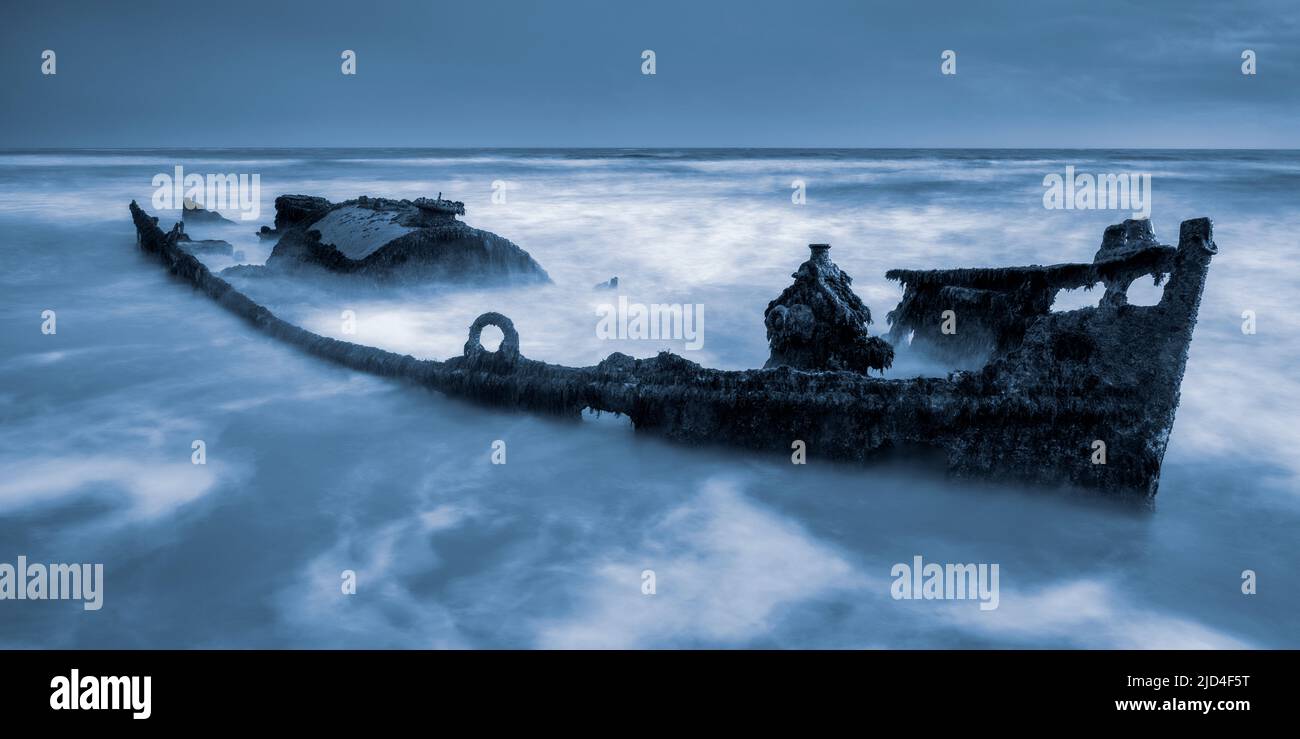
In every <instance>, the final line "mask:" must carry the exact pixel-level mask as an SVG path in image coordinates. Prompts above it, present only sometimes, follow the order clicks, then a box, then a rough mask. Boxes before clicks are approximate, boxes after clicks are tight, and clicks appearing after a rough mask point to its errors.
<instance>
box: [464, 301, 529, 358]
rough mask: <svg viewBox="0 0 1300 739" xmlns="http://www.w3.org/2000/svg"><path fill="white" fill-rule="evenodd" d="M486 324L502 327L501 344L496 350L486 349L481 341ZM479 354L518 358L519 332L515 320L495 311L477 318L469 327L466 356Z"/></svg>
mask: <svg viewBox="0 0 1300 739" xmlns="http://www.w3.org/2000/svg"><path fill="white" fill-rule="evenodd" d="M484 326H496V327H497V328H499V329H501V346H499V347H497V350H496V351H495V352H490V351H488V350H487V349H485V348H484V347H483V344H482V342H480V341H479V338H480V337H481V336H482V334H483V327H484ZM478 354H496V355H497V356H498V357H500V358H502V359H511V360H513V359H518V358H519V332H518V331H516V330H515V324H514V321H511V320H510V319H509V318H506V317H505V316H504V315H502V314H500V313H497V312H495V311H492V312H489V313H484V314H483V315H481V316H479V317H478V318H475V319H474V323H472V324H470V327H469V339H468V340H466V341H465V356H466V357H473V356H475V355H478Z"/></svg>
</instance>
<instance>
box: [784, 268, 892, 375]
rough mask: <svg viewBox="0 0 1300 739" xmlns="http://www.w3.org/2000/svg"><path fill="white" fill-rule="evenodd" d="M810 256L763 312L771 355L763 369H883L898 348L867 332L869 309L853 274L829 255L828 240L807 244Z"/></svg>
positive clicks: (869, 319)
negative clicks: (854, 282)
mask: <svg viewBox="0 0 1300 739" xmlns="http://www.w3.org/2000/svg"><path fill="white" fill-rule="evenodd" d="M808 248H809V249H810V250H811V251H812V255H811V256H810V257H809V258H808V261H806V262H804V263H803V264H801V265H799V271H798V272H795V273H794V274H793V275H791V277H793V278H794V284H793V285H791V286H790V287H787V288H786V289H785V291H784V292H782V293H781V295H780V297H778V298H777V299H776V300H773V301H772V302H771V303H768V306H767V310H766V311H764V313H763V319H764V320H763V322H764V323H765V324H766V325H767V341H768V344H769V346H771V349H772V353H771V356H770V357H769V358H768V360H767V364H765V365H764V366H765V367H782V366H784V367H794V368H795V369H802V370H848V371H850V372H868V371H870V370H877V371H882V372H883V371H884V370H885V369H887V368H888V367H889V365H891V364H893V361H894V347H892V346H890V344H889V342H887V341H885V340H884V339H881V338H879V337H876V336H870V335H868V334H867V326H868V325H870V324H871V310H870V309H869V308H867V306H866V305H865V304H864V303H863V302H862V299H861V298H859V297H858V296H857V294H856V293H854V292H853V288H852V287H851V285H852V284H853V278H852V277H849V276H848V275H847V274H846V273H845V272H844V271H843V270H841V269H840V268H839V267H837V266H836V265H835V263H834V262H832V261H831V258H830V249H831V247H830V244H809V245H808Z"/></svg>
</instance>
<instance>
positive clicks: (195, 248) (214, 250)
mask: <svg viewBox="0 0 1300 739" xmlns="http://www.w3.org/2000/svg"><path fill="white" fill-rule="evenodd" d="M169 235H170V236H172V237H173V238H175V240H176V243H177V244H178V245H180V246H181V248H183V249H185V250H186V251H188V252H190V253H191V254H219V255H221V256H226V257H233V256H236V254H238V255H239V256H240V257H241V258H242V256H243V252H236V251H235V248H234V247H233V246H231V245H230V242H228V241H222V240H221V239H191V238H190V237H189V234H186V233H185V226H184V225H183V224H181V223H177V224H176V225H174V226H172V230H171V233H170V234H169Z"/></svg>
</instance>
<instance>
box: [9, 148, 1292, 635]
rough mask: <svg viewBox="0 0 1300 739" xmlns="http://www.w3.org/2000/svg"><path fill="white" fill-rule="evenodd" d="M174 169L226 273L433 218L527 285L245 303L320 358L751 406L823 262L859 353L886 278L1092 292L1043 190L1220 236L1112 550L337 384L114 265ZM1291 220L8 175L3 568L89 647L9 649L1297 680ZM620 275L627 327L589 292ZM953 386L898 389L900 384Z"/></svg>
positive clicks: (660, 189)
mask: <svg viewBox="0 0 1300 739" xmlns="http://www.w3.org/2000/svg"><path fill="white" fill-rule="evenodd" d="M177 165H181V166H183V167H184V168H185V170H186V171H187V172H193V173H250V174H251V173H256V174H258V175H259V176H260V182H261V198H260V204H261V214H260V218H258V219H257V220H250V221H246V222H240V223H237V224H235V225H228V226H209V227H204V226H200V225H191V226H190V227H189V229H188V230H189V232H190V233H191V235H192V236H194V237H196V238H225V239H227V240H229V241H231V243H233V244H234V245H235V247H236V248H237V249H240V250H242V251H243V252H244V254H243V261H244V262H247V263H260V262H261V261H263V260H265V258H266V256H267V254H268V253H269V250H270V244H269V243H265V242H261V241H259V240H258V239H257V237H256V236H255V234H254V232H255V231H256V228H257V227H258V226H260V225H262V224H269V223H270V222H271V221H272V219H273V217H274V210H273V205H272V201H273V200H274V198H275V197H276V196H277V195H279V194H283V193H303V194H314V195H323V196H326V197H329V198H331V199H333V200H342V199H346V198H350V197H355V196H358V195H362V194H368V195H372V196H387V197H417V196H426V195H427V196H433V195H436V194H437V193H438V192H442V193H443V194H444V195H445V196H448V197H452V198H455V199H459V200H463V201H465V203H466V208H467V215H466V217H465V219H464V220H466V221H467V222H468V223H470V224H471V225H474V226H476V227H479V228H484V229H487V230H490V231H493V232H496V233H498V234H500V235H502V236H505V237H506V238H509V239H511V240H512V241H514V242H515V243H517V244H519V245H520V246H522V247H523V248H524V249H526V250H528V251H529V252H530V253H531V254H532V255H533V256H534V257H535V258H536V259H537V260H538V261H539V262H540V263H541V264H542V265H543V266H544V267H545V268H546V269H547V270H548V272H549V273H550V274H551V276H552V278H553V280H554V284H553V285H548V286H541V287H528V288H500V289H475V290H458V289H452V288H446V287H441V288H428V287H426V288H402V289H394V290H388V291H379V290H363V289H357V288H351V287H348V286H346V285H339V284H327V283H317V282H311V281H306V282H293V281H285V280H279V279H268V280H255V279H240V280H234V281H235V282H236V284H237V285H238V286H239V287H240V288H241V289H244V290H246V291H247V292H249V293H250V294H251V295H252V296H253V297H255V298H256V299H258V300H259V301H262V302H264V303H265V304H267V305H268V306H270V307H271V308H272V309H273V310H275V311H277V312H278V313H279V314H280V315H281V316H282V317H285V318H287V319H290V320H293V321H296V322H298V323H301V324H302V325H304V326H306V327H308V328H310V329H312V330H314V331H317V332H320V333H323V334H327V335H332V336H338V337H340V338H347V339H350V340H354V341H359V342H361V343H366V344H371V345H375V346H381V347H384V348H388V349H393V350H397V351H401V352H406V353H410V354H413V355H415V356H419V357H432V358H445V357H448V356H452V355H455V354H457V353H459V352H460V350H461V345H462V344H463V342H464V340H465V333H466V330H467V328H468V326H469V324H470V322H471V321H472V320H473V319H474V317H475V316H477V315H478V314H480V313H483V312H486V311H491V310H496V311H500V312H503V313H505V314H506V315H508V316H510V317H511V318H512V319H513V320H514V322H515V324H516V326H517V328H518V329H519V332H520V336H521V345H522V350H523V352H524V354H525V355H527V356H530V357H533V358H536V359H542V360H546V361H551V362H563V363H565V364H570V365H583V364H591V363H594V362H597V361H599V360H600V359H601V358H603V357H604V356H606V355H608V354H609V353H610V352H613V351H623V352H626V353H629V354H633V355H635V356H651V355H653V354H655V353H657V352H658V351H660V350H661V349H667V350H671V351H675V352H678V353H681V354H683V355H685V356H688V357H689V358H691V359H693V360H696V361H699V362H701V363H703V364H706V365H710V366H716V367H723V368H746V367H758V366H761V365H762V363H763V362H764V360H765V359H766V357H767V346H766V340H765V335H764V327H763V316H762V313H763V309H764V308H765V307H766V305H767V302H768V301H769V300H771V299H772V298H774V297H775V296H776V295H778V294H779V293H780V291H781V290H782V289H784V288H785V287H786V286H787V285H788V284H789V283H790V273H791V272H793V271H794V270H795V269H796V268H797V266H798V265H799V263H800V262H802V261H803V260H804V259H805V258H806V255H807V248H806V245H807V244H808V243H810V242H829V243H831V244H832V245H833V248H832V251H831V256H832V258H833V259H834V260H835V261H836V263H837V264H839V265H840V267H841V268H843V269H844V270H846V271H847V272H848V273H849V274H851V275H852V276H853V277H854V286H855V288H856V289H857V291H858V293H859V295H860V296H861V297H862V298H863V300H864V301H865V302H866V303H867V304H868V305H869V306H870V307H871V309H872V311H873V313H874V316H875V319H876V322H875V325H874V327H873V330H875V331H879V332H884V331H885V330H886V328H887V325H886V323H885V314H886V313H887V312H888V311H889V310H890V309H892V307H893V306H894V304H895V303H896V302H897V300H898V298H899V297H900V295H901V292H900V290H899V289H898V287H897V285H895V284H894V283H891V282H889V281H887V280H885V279H884V272H885V271H886V270H887V269H889V268H892V267H911V268H927V267H956V266H983V265H988V266H1010V265H1020V264H1034V263H1040V264H1046V263H1053V262H1061V261H1087V260H1090V259H1091V257H1092V254H1093V252H1094V251H1095V250H1096V248H1097V246H1098V244H1099V243H1100V239H1101V233H1102V230H1103V229H1104V228H1105V226H1106V225H1108V224H1110V223H1116V222H1119V221H1120V220H1122V219H1123V218H1125V217H1126V212H1125V211H1113V210H1112V211H1107V210H1097V211H1081V210H1070V211H1064V210H1055V211H1049V210H1045V209H1044V207H1043V204H1042V193H1043V186H1042V182H1043V177H1044V176H1045V175H1046V174H1049V173H1053V172H1056V173H1064V171H1065V167H1066V166H1067V165H1073V166H1075V167H1076V169H1077V170H1078V171H1080V172H1100V173H1107V172H1147V173H1150V174H1151V175H1152V188H1153V207H1152V213H1151V218H1152V221H1153V224H1154V226H1155V229H1156V233H1157V235H1158V236H1160V237H1162V240H1164V241H1166V242H1173V243H1176V241H1177V229H1178V223H1179V222H1180V221H1181V220H1183V219H1187V218H1193V217H1198V216H1209V217H1211V218H1213V219H1214V221H1215V224H1216V230H1215V235H1216V241H1217V242H1218V245H1219V248H1220V253H1219V255H1218V256H1217V257H1216V258H1215V260H1214V263H1213V265H1212V267H1211V271H1210V275H1209V282H1208V285H1207V288H1206V293H1205V299H1204V302H1203V305H1202V307H1201V313H1200V322H1199V324H1198V326H1197V329H1196V335H1195V340H1194V342H1193V345H1192V348H1191V355H1190V359H1189V362H1188V366H1187V374H1186V377H1185V379H1184V382H1183V389H1182V392H1183V396H1182V405H1181V407H1180V408H1179V411H1178V418H1177V421H1176V423H1175V426H1174V430H1173V434H1172V437H1171V439H1170V443H1169V450H1168V454H1167V456H1166V458H1165V467H1164V472H1163V476H1162V480H1161V485H1160V494H1159V496H1158V497H1157V502H1156V505H1155V508H1154V509H1153V510H1151V511H1134V510H1131V509H1129V508H1124V507H1118V506H1112V505H1104V504H1096V503H1083V502H1079V501H1078V500H1073V499H1066V498H1062V497H1060V496H1057V495H1052V494H1048V493H1046V492H1045V491H1043V490H1036V489H1033V488H1024V487H1015V486H1008V485H1003V484H992V483H969V482H956V481H952V480H949V479H947V478H946V477H945V475H944V474H943V471H942V470H941V469H934V468H931V467H928V466H926V465H920V464H905V463H902V462H899V463H894V464H887V465H882V466H874V467H861V466H856V465H847V464H835V463H830V462H826V461H824V460H818V459H816V458H813V459H811V460H810V461H809V463H808V464H807V465H803V466H796V465H792V464H790V460H789V458H788V457H787V456H785V455H775V456H772V455H757V454H751V453H746V452H738V451H734V450H729V449H699V448H691V447H684V446H678V445H673V444H670V443H667V442H664V441H661V440H659V439H656V438H653V437H649V436H641V435H637V434H635V433H634V432H633V431H632V430H631V428H630V427H629V425H628V424H627V422H626V420H625V419H620V418H614V417H610V416H608V415H605V416H602V417H599V418H595V417H593V418H588V419H585V420H584V421H583V422H582V423H562V422H558V421H554V420H548V419H542V418H537V417H533V416H529V415H524V414H516V413H507V412H501V411H495V410H488V409H483V408H479V407H476V406H472V405H468V404H465V403H463V402H460V401H456V400H451V399H448V398H445V397H442V396H439V395H437V394H435V393H431V392H428V391H425V390H422V389H418V388H413V387H410V386H408V385H404V384H401V383H397V382H391V381H387V380H383V379H378V378H374V377H370V376H365V375H360V374H357V373H354V372H351V371H348V370H344V369H341V368H338V367H335V366H331V365H328V364H325V363H323V362H321V361H318V360H315V359H313V358H310V357H307V356H304V355H302V354H300V353H298V352H296V351H295V350H293V349H291V348H288V347H285V346H283V345H280V344H278V343H276V342H275V341H273V340H271V339H269V338H267V337H264V336H262V335H259V334H258V333H256V332H254V331H253V330H251V329H250V328H249V327H248V326H247V325H245V324H243V323H242V322H240V321H239V320H237V319H235V318H234V317H232V316H231V315H229V314H227V313H226V312H225V311H223V310H222V309H220V308H219V307H218V306H217V305H215V304H214V303H213V302H212V301H210V300H208V299H207V298H205V297H203V296H201V295H199V294H196V293H195V292H194V291H193V290H192V289H191V288H189V287H188V286H187V285H185V284H182V283H180V282H178V281H177V280H175V279H172V278H170V277H169V276H168V275H166V274H165V273H164V272H163V270H162V269H161V268H159V266H158V265H157V264H156V263H154V262H152V261H150V260H148V259H146V258H144V257H142V256H141V255H140V254H139V253H138V252H137V250H136V248H135V244H134V241H135V239H134V231H133V228H132V226H131V221H130V217H129V215H128V213H127V207H126V206H127V203H128V202H129V201H130V200H131V199H133V198H134V199H136V200H138V201H139V202H140V203H141V204H142V205H143V206H144V207H145V208H146V210H149V211H151V212H153V211H154V208H153V206H152V204H151V203H150V199H151V197H152V195H153V192H154V186H153V184H152V181H153V177H154V176H155V175H157V174H160V173H171V172H172V171H173V168H174V167H175V166H177ZM794 180H802V181H804V182H805V183H806V188H807V202H806V203H805V204H803V205H795V204H793V203H792V201H791V192H792V189H791V183H792V182H793V181H794ZM494 192H504V193H505V202H494V200H493V193H494ZM1297 192H1300V152H1264V151H1258V152H1210V151H1193V152H1180V151H1055V150H1054V151H1040V150H1033V151H1015V150H1008V151H995V150H979V151H922V150H882V151H838V150H835V151H832V150H815V151H805V150H788V151H787V150H600V151H595V150H538V151H525V150H511V151H506V150H454V151H444V150H385V149H361V150H307V149H288V150H188V151H157V150H131V151H124V150H103V151H87V150H79V151H0V562H10V563H13V562H15V561H16V558H17V556H18V555H26V556H27V557H28V559H29V560H30V561H40V562H90V563H103V564H104V577H105V582H104V593H103V607H102V609H100V610H98V611H84V610H83V609H82V608H81V606H80V604H79V603H76V602H66V601H49V602H39V601H22V602H18V601H3V602H0V647H7V648H30V647H92V648H95V647H128V648H132V647H146V648H151V647H254V648H256V647H290V648H293V647H325V648H331V647H338V648H355V647H381V648H388V647H392V648H411V647H414V648H423V647H526V648H527V647H649V648H664V647H780V648H801V647H830V648H919V647H940V648H942V647H959V648H981V647H1058V646H1059V647H1079V648H1123V647H1139V648H1140V647H1194V648H1196V647H1206V648H1218V647H1228V648H1238V647H1247V648H1248V647H1291V648H1295V647H1300V628H1298V627H1300V618H1298V617H1297V612H1300V575H1298V574H1297V571H1298V570H1300V548H1298V545H1297V533H1298V532H1300V485H1298V484H1297V480H1298V479H1300V477H1298V476H1300V455H1297V454H1296V453H1295V450H1296V449H1297V447H1298V446H1300V426H1297V424H1296V422H1295V419H1296V418H1297V415H1298V413H1297V411H1298V410H1300V408H1297V405H1298V402H1297V397H1300V379H1298V378H1297V374H1296V371H1295V368H1296V367H1297V366H1300V349H1298V347H1300V343H1297V342H1296V341H1295V336H1296V333H1297V330H1300V318H1297V313H1296V310H1295V300H1296V298H1297V293H1296V284H1297V282H1298V278H1300V268H1297V266H1296V257H1297V248H1296V246H1297V245H1296V237H1295V235H1296V234H1297V233H1300V200H1297V198H1296V193H1297ZM155 214H157V215H161V216H162V223H163V226H164V227H168V226H170V224H171V221H172V220H174V214H160V213H155ZM228 215H231V216H232V217H234V218H238V215H237V214H235V213H233V212H232V213H228ZM207 261H209V263H210V265H211V266H213V267H214V268H221V267H224V266H229V264H233V263H234V262H233V260H230V259H221V258H211V259H208V260H207ZM615 275H617V276H618V277H619V279H620V282H621V289H620V291H619V292H618V293H599V292H595V291H593V290H592V286H593V285H595V284H596V283H598V282H602V281H604V280H607V279H609V278H610V277H612V276H615ZM620 294H621V295H625V296H627V298H628V300H629V301H631V302H640V303H684V304H698V305H702V306H703V307H704V317H705V323H704V327H705V333H704V345H703V346H702V347H701V348H700V349H698V350H694V351H692V350H688V349H686V348H685V346H684V343H685V342H683V341H669V340H664V341H631V340H627V341H610V340H602V339H600V338H598V337H597V335H596V332H595V325H596V320H597V319H596V311H597V308H598V306H599V304H600V303H603V302H609V301H612V300H613V299H614V296H615V295H620ZM1099 296H1100V293H1099V292H1096V293H1093V294H1091V295H1089V294H1086V293H1085V294H1084V295H1082V296H1069V298H1062V301H1063V303H1064V301H1066V300H1067V299H1068V300H1091V301H1093V302H1095V300H1096V298H1097V297H1099ZM46 310H53V311H55V312H56V315H57V333H55V334H53V335H47V334H44V333H42V331H41V325H42V312H43V311H46ZM1248 310H1249V311H1254V313H1255V316H1256V325H1257V331H1256V333H1254V334H1245V333H1243V331H1242V329H1241V327H1242V314H1243V311H1248ZM344 311H352V314H351V315H354V316H355V323H356V330H355V334H352V335H349V334H345V332H344V325H343V324H344V322H343V320H342V317H343V312H344ZM946 369H947V368H944V367H937V366H932V365H929V364H927V363H926V362H924V361H921V360H919V359H917V358H911V357H900V362H899V365H898V367H896V368H895V369H894V370H893V371H892V372H891V375H892V376H908V375H912V374H935V373H942V372H943V371H946ZM196 439H197V440H203V441H204V443H205V445H206V456H207V460H206V461H207V463H206V464H204V465H194V464H191V444H192V442H193V441H194V440H196ZM496 440H502V441H505V442H506V449H507V463H506V464H504V465H493V464H491V460H490V455H491V451H492V444H493V442H494V441H496ZM916 555H921V556H922V557H923V558H924V559H925V561H927V562H938V563H996V564H998V565H999V569H1000V592H999V605H998V608H996V609H995V610H981V609H980V608H979V607H978V603H977V602H976V601H972V600H964V601H923V600H895V599H894V598H892V597H891V594H890V586H891V584H892V582H893V578H892V577H891V568H892V567H893V565H894V564H895V563H910V562H912V558H913V557H914V556H916ZM345 570H351V571H353V572H355V573H356V583H357V588H356V590H357V592H356V594H354V595H344V594H343V593H341V588H340V583H341V573H343V572H344V571H345ZM645 570H653V572H654V575H655V593H654V594H653V595H647V594H644V593H643V592H642V582H643V580H642V573H643V571H645ZM1245 570H1252V571H1254V572H1255V575H1256V578H1257V579H1256V582H1257V592H1256V593H1255V594H1251V595H1248V594H1243V592H1242V573H1243V571H1245Z"/></svg>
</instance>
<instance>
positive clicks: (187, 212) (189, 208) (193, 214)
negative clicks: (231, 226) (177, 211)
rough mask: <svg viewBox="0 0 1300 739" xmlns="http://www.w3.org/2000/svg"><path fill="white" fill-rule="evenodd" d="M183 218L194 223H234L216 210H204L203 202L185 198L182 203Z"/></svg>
mask: <svg viewBox="0 0 1300 739" xmlns="http://www.w3.org/2000/svg"><path fill="white" fill-rule="evenodd" d="M181 220H182V221H190V222H193V223H234V221H232V220H230V219H229V218H226V217H225V216H223V215H221V214H220V213H218V212H216V211H215V210H204V208H203V204H202V203H199V202H196V201H194V200H191V199H190V198H185V200H184V201H182V205H181Z"/></svg>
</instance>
